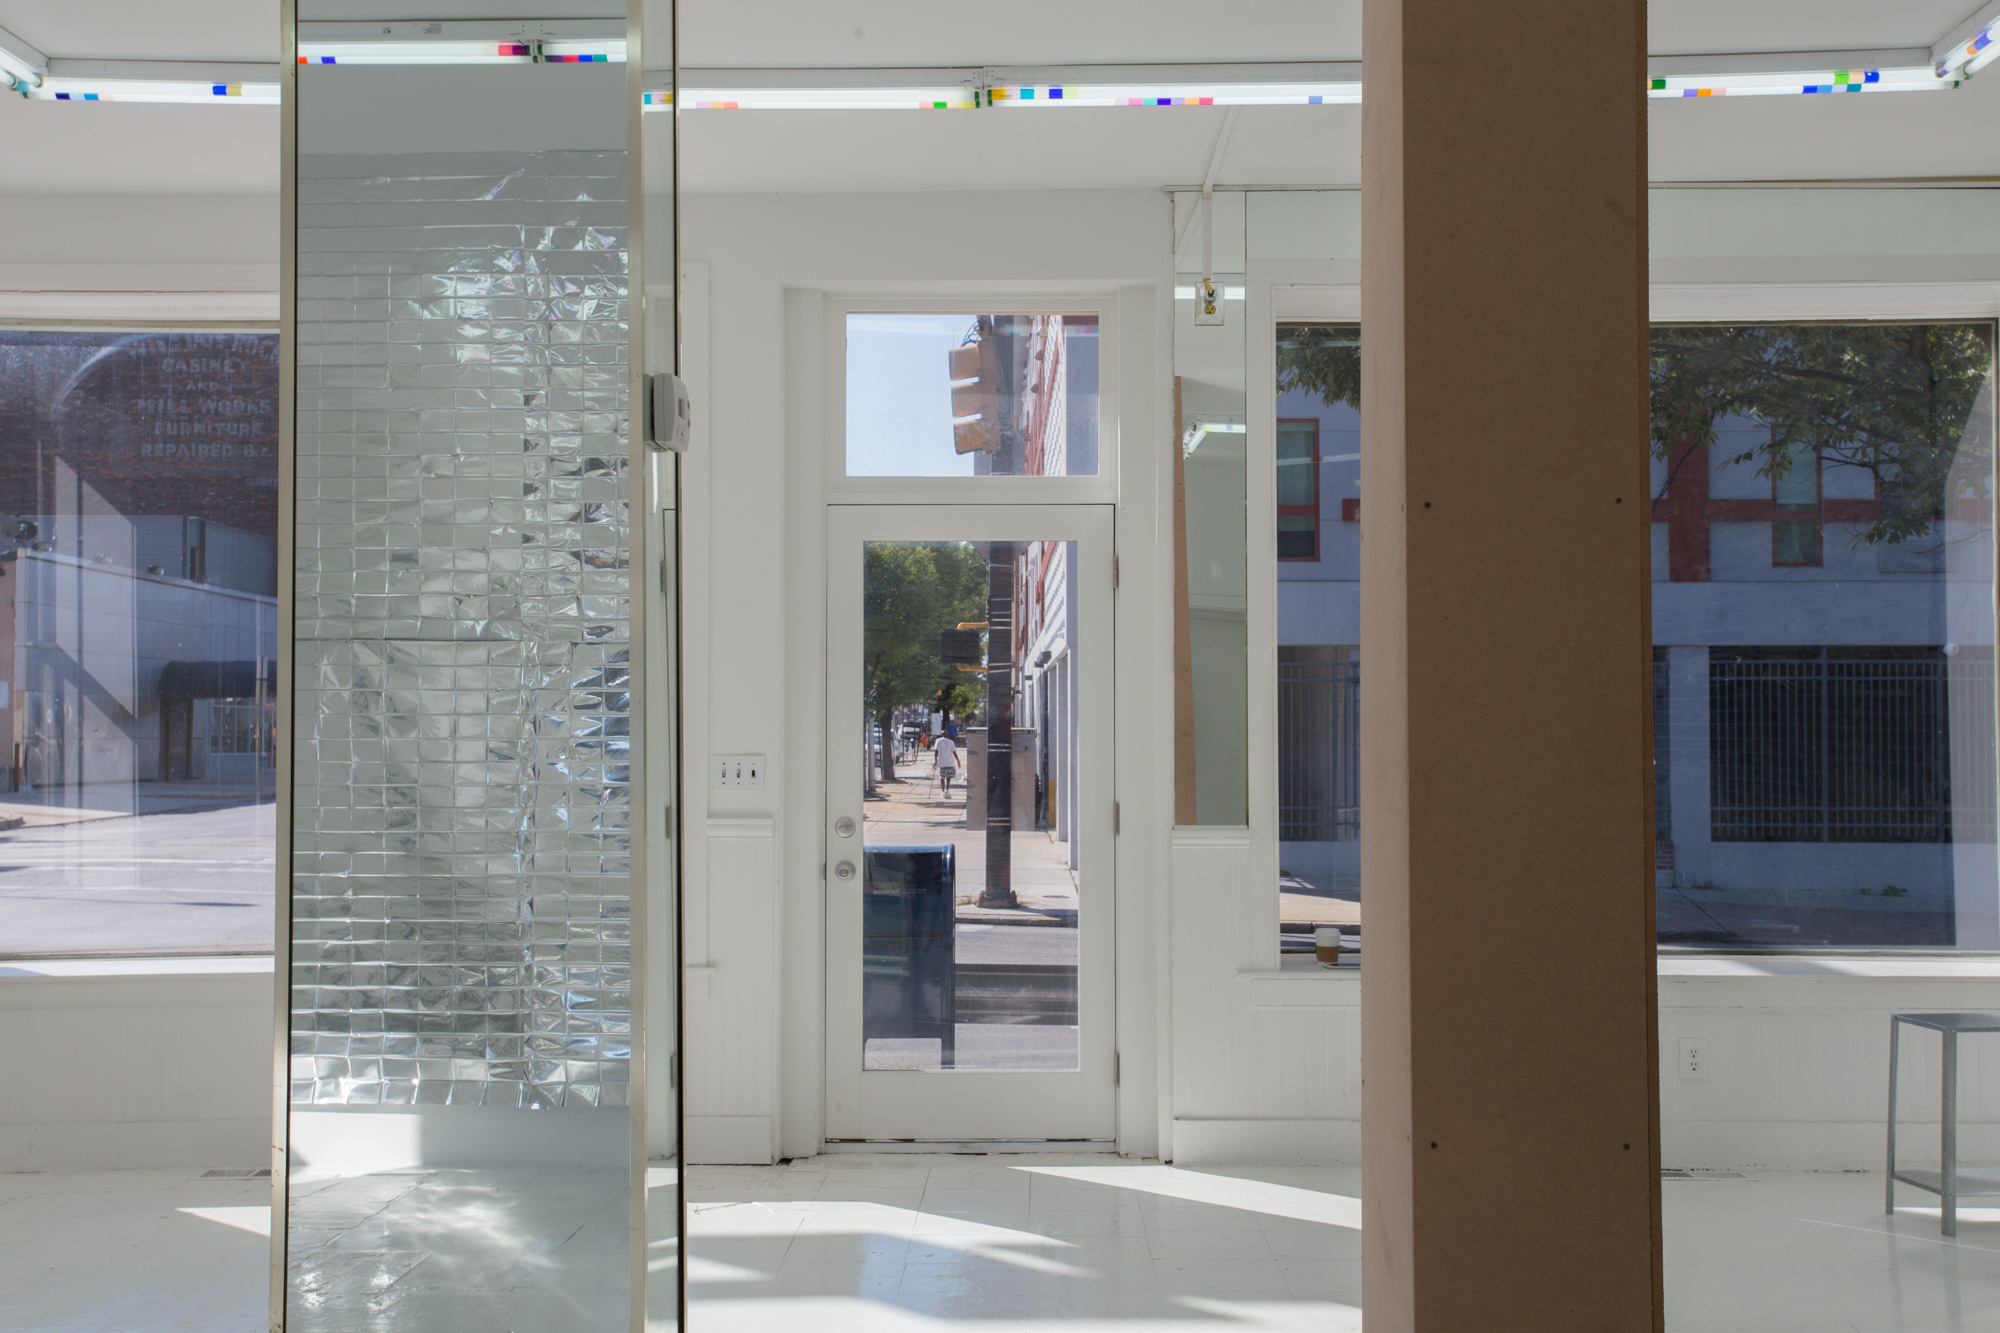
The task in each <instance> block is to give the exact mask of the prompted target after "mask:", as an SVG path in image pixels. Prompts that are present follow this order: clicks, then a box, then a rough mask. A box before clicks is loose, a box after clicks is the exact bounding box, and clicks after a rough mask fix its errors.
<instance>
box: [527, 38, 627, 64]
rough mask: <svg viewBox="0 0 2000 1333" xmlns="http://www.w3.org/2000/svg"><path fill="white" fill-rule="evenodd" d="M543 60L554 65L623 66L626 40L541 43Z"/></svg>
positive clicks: (600, 39)
mask: <svg viewBox="0 0 2000 1333" xmlns="http://www.w3.org/2000/svg"><path fill="white" fill-rule="evenodd" d="M541 58H542V60H543V62H544V63H547V64H552V65H622V64H624V63H625V39H624V38H622V37H615V38H604V37H599V38H594V39H584V38H575V39H567V38H566V39H564V40H561V41H545V42H543V43H541Z"/></svg>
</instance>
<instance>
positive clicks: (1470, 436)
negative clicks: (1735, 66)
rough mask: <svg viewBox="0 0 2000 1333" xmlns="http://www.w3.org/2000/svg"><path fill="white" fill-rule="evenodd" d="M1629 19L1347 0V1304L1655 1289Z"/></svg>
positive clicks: (1613, 1303) (1401, 1324)
mask: <svg viewBox="0 0 2000 1333" xmlns="http://www.w3.org/2000/svg"><path fill="white" fill-rule="evenodd" d="M1645 31H1646V29H1645V9H1644V6H1643V4H1640V3H1635V2H1634V0H1622V2H1620V3H1610V4H1606V3H1603V0H1541V2H1540V3H1537V4H1534V5H1523V6H1509V7H1507V8H1506V9H1505V10H1504V12H1502V11H1496V10H1494V9H1493V8H1492V7H1491V6H1481V5H1475V4H1472V3H1469V2H1468V0H1366V7H1365V10H1364V42H1363V46H1364V51H1365V60H1364V72H1363V77H1364V81H1365V86H1366V87H1367V90H1368V93H1367V99H1366V101H1365V102H1364V103H1363V112H1362V181H1363V185H1362V208H1363V214H1362V216H1363V221H1362V323H1363V327H1364V329H1365V330H1366V335H1365V337H1364V338H1363V352H1362V355H1363V381H1364V392H1363V398H1364V402H1365V404H1366V410H1365V412H1364V413H1363V418H1362V446H1361V447H1362V475H1363V477H1364V479H1365V481H1366V483H1367V495H1368V514H1369V517H1368V523H1367V526H1366V529H1365V531H1364V533H1363V540H1362V555H1361V580H1362V603H1361V642H1362V644H1363V651H1364V652H1365V653H1366V654H1367V666H1368V680H1369V688H1368V689H1367V690H1365V691H1363V694H1362V709H1363V715H1362V725H1361V745H1362V757H1361V762H1362V776H1363V782H1364V784H1365V785H1364V793H1365V799H1364V800H1363V802H1362V811H1363V815H1362V818H1363V826H1362V882H1363V884H1364V886H1365V891H1366V893H1367V901H1368V948H1367V963H1366V966H1365V967H1364V968H1363V969H1362V987H1363V1000H1362V1073H1363V1079H1364V1089H1363V1161H1364V1186H1363V1195H1364V1200H1363V1231H1364V1239H1363V1281H1364V1293H1365V1300H1366V1304H1367V1310H1368V1327H1369V1333H1401V1331H1402V1330H1422V1331H1423V1333H1459V1330H1464V1329H1474V1328H1476V1329H1480V1330H1482V1331H1483V1333H1506V1331H1510V1330H1520V1331H1521V1333H1530V1331H1532V1333H1548V1331H1549V1330H1554V1329H1579V1330H1580V1329H1590V1330H1594V1331H1604V1333H1610V1331H1612V1330H1631V1331H1632V1333H1643V1331H1644V1330H1652V1329H1658V1328H1660V1327H1661V1326H1662V1324H1661V1312H1660V1310H1661V1307H1660V1266H1659V1171H1658V1149H1657V1143H1658V1113H1657V1106H1658V1098H1657V1079H1658V1061H1657V1054H1656V1046H1657V1035H1656V1026H1655V1012H1654V1011H1655V983H1654V963H1653V895H1652V836H1653V835H1652V828H1651V819H1652V795H1651V785H1650V784H1651V773H1650V765H1649V756H1650V753H1651V736H1650V727H1651V719H1650V715H1649V709H1650V706H1651V694H1650V681H1651V676H1650V662H1651V634H1650V604H1649V593H1650V582H1649V577H1650V575H1649V564H1650V561H1649V542H1648V523H1649V520H1650V516H1651V506H1650V504H1649V496H1648V478H1647V464H1646V218H1645V207H1646V194H1645V184H1646V180H1645V175H1646V122H1645V106H1646V104H1645V96H1644V88H1645ZM1451 51H1459V52H1462V53H1464V54H1465V55H1466V56H1467V58H1468V59H1469V60H1471V62H1472V64H1471V66H1468V67H1467V68H1468V69H1469V70H1470V71H1471V72H1465V73H1453V72H1452V71H1453V70H1454V68H1457V67H1458V65H1459V64H1462V63H1463V62H1453V61H1449V60H1442V59H1441V55H1442V53H1446V52H1451ZM1482 71H1483V72H1482Z"/></svg>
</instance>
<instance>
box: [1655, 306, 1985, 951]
mask: <svg viewBox="0 0 2000 1333" xmlns="http://www.w3.org/2000/svg"><path fill="white" fill-rule="evenodd" d="M1652 364H1653V429H1652V439H1651V442H1650V446H1651V451H1652V471H1653V579H1654V584H1653V638H1654V642H1655V643H1656V644H1657V645H1658V648H1657V649H1656V656H1657V658H1658V659H1659V665H1658V667H1657V668H1656V677H1657V678H1658V679H1657V682H1656V686H1655V697H1656V715H1655V720H1654V754H1655V775H1656V782H1657V783H1658V787H1659V790H1658V795H1657V805H1658V810H1659V813H1660V816H1661V817H1660V819H1659V821H1658V824H1659V830H1658V833H1657V839H1658V856H1657V865H1658V875H1659V902H1660V913H1659V926H1660V942H1661V943H1662V944H1663V945H1703V946H1718V945H1719V946H1724V947H1746V946H1747V947H1833V948H1908V947H1928V948H1953V947H1956V948H1984V949H1991V948H1995V947H2000V871H1997V870H1996V861H1995V856H1994V725H1995V714H1994V673H1993V485H1992V478H1993V388H1992V372H1993V331H1992V328H1991V327H1990V326H1988V325H1984V324H1842V325H1757V326H1686V325H1681V326H1662V327H1659V328H1656V329H1654V331H1653V363H1652Z"/></svg>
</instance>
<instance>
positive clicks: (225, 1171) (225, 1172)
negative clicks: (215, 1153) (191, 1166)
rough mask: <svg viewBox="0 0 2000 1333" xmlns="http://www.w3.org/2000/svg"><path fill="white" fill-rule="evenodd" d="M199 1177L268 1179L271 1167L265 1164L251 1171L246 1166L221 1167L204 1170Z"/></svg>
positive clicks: (209, 1178) (213, 1178) (210, 1178)
mask: <svg viewBox="0 0 2000 1333" xmlns="http://www.w3.org/2000/svg"><path fill="white" fill-rule="evenodd" d="M201 1178H202V1179H203V1180H269V1179H270V1178H271V1168H270V1167H268V1166H267V1167H263V1168H261V1169H259V1170H256V1171H252V1170H250V1169H249V1168H248V1167H236V1166H231V1167H223V1168H220V1169H218V1170H215V1171H204V1172H202V1173H201Z"/></svg>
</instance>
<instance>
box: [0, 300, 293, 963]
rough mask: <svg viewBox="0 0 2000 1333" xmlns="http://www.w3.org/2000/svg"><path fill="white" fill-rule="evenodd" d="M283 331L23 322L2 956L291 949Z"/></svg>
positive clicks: (14, 352) (12, 512) (15, 382)
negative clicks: (275, 929)
mask: <svg viewBox="0 0 2000 1333" xmlns="http://www.w3.org/2000/svg"><path fill="white" fill-rule="evenodd" d="M277 342H278V340H277V337H276V335H275V334H270V333H254V332H212V333H196V332H171V333H170V332H155V333H145V332H140V333H133V332H113V331H107V330H81V329H69V330H55V331H25V330H23V331H8V332H4V333H0V727H4V729H5V730H4V735H0V745H4V749H3V750H0V829H6V830H7V831H5V832H0V838H4V839H5V840H6V843H7V859H8V861H9V863H10V865H9V870H8V873H7V874H6V875H4V876H0V901H4V902H5V903H6V910H5V912H4V916H0V920H4V921H5V927H4V929H0V952H9V953H84V954H88V953H99V952H107V951H113V952H123V951H170V952H171V951H176V950H201V949H215V948H229V949H250V950H263V949H269V948H270V947H271V919H272V918H271V897H270V895H271V883H272V860H271V858H272V854H273V853H272V846H273V838H274V830H275V823H274V821H273V818H272V810H271V801H272V799H273V794H274V775H273V773H272V761H273V757H274V747H275V742H276V734H277V731H276V700H275V698H274V694H275V684H276V680H275V668H274V659H275V653H276V620H275V612H276V606H277V598H276V595H277V512H278V492H277V486H278V463H277V415H276V410H277V387H278V383H277V382H278V360H277V358H278V346H277Z"/></svg>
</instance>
